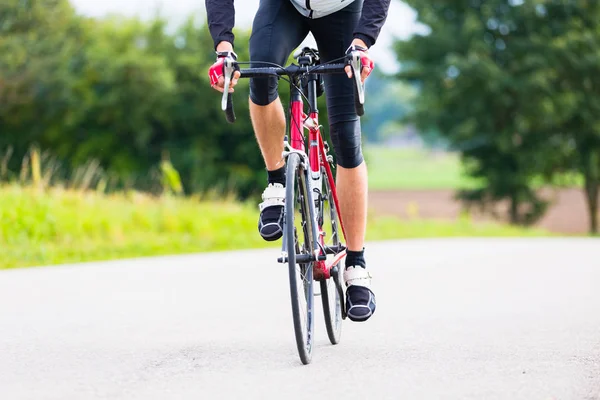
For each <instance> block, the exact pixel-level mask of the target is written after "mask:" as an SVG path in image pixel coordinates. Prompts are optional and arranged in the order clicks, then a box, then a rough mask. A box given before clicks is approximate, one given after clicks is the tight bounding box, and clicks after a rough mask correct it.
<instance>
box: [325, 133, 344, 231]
mask: <svg viewBox="0 0 600 400" xmlns="http://www.w3.org/2000/svg"><path fill="white" fill-rule="evenodd" d="M319 149H320V153H321V160H323V166H324V167H325V173H326V175H327V180H328V182H329V187H330V188H331V194H332V195H333V202H334V204H335V208H336V209H337V210H338V213H337V214H338V219H339V221H340V225H341V227H342V233H343V234H344V239H345V240H347V237H346V230H345V229H344V221H343V219H342V210H341V208H340V203H339V201H338V196H337V189H336V186H335V181H334V180H333V172H332V171H331V167H330V166H329V162H327V157H326V156H325V144H324V143H323V137H322V136H321V135H319Z"/></svg>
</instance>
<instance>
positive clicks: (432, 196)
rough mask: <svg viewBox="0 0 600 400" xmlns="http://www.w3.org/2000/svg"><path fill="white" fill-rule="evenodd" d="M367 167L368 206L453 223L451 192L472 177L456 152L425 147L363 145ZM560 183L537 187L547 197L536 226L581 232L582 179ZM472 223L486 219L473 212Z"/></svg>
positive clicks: (456, 213) (455, 206)
mask: <svg viewBox="0 0 600 400" xmlns="http://www.w3.org/2000/svg"><path fill="white" fill-rule="evenodd" d="M365 154H366V159H367V162H368V167H369V191H370V197H369V205H370V208H371V209H372V211H373V212H374V213H376V214H377V215H380V216H394V217H399V218H406V217H407V216H409V215H413V216H416V217H418V218H420V219H423V220H429V219H434V220H445V221H456V220H458V219H459V218H460V217H461V215H462V209H461V205H460V203H459V202H458V201H456V200H455V199H454V191H455V189H458V188H465V187H469V186H470V185H472V184H473V183H474V181H473V180H471V179H469V178H468V177H465V176H464V174H463V171H462V168H461V165H460V160H459V159H458V156H457V155H454V154H445V153H436V152H431V151H427V150H417V149H400V148H385V147H381V146H371V147H366V149H365ZM561 180H562V181H561V182H559V183H560V184H561V186H557V188H555V189H548V188H543V189H540V190H541V193H542V195H543V196H545V198H547V199H549V200H551V201H552V205H551V207H550V208H549V210H548V212H547V213H546V215H545V216H544V217H543V218H542V219H541V221H540V222H539V223H538V224H537V226H536V227H538V228H542V229H545V230H548V231H551V232H553V233H556V234H563V235H572V234H576V235H581V234H585V233H586V232H587V229H588V215H587V212H586V208H585V207H586V205H585V201H584V195H583V192H582V191H581V189H579V187H581V179H578V178H577V177H566V176H565V177H561ZM472 218H473V220H474V221H490V218H489V217H486V216H481V215H475V214H474V215H472Z"/></svg>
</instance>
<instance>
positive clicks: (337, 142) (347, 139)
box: [330, 119, 364, 169]
mask: <svg viewBox="0 0 600 400" xmlns="http://www.w3.org/2000/svg"><path fill="white" fill-rule="evenodd" d="M330 136H331V142H332V144H333V150H334V152H335V156H336V159H337V164H338V165H339V166H340V167H343V168H348V169H351V168H356V167H358V166H359V165H360V164H362V163H363V161H364V157H363V154H362V143H361V132H360V122H359V120H358V119H356V120H351V121H341V122H335V123H333V124H331V128H330Z"/></svg>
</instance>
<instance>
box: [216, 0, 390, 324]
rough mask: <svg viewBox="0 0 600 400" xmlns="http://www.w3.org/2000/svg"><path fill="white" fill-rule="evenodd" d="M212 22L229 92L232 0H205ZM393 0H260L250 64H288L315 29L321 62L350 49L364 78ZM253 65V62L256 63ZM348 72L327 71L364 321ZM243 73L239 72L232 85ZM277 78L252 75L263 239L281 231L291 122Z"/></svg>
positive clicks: (367, 286)
mask: <svg viewBox="0 0 600 400" xmlns="http://www.w3.org/2000/svg"><path fill="white" fill-rule="evenodd" d="M205 2H206V11H207V19H208V26H209V30H210V33H211V36H212V38H213V41H214V49H215V50H216V52H217V60H216V62H215V64H213V65H212V66H211V67H210V69H209V76H210V80H211V85H212V87H213V88H215V89H216V90H218V91H220V92H223V90H224V79H223V60H224V58H225V57H234V58H237V56H236V55H235V53H234V35H233V32H232V29H233V27H234V21H235V9H234V0H205ZM389 5H390V0H341V1H340V0H260V4H259V8H258V12H257V14H256V15H255V17H254V21H253V25H252V34H251V36H250V43H249V46H250V47H249V50H250V61H251V62H253V61H257V62H259V61H263V62H271V63H276V64H277V65H283V64H284V63H285V62H286V60H287V59H288V57H289V55H290V54H291V53H292V51H293V50H294V49H295V48H297V47H298V46H299V45H300V44H301V43H302V41H303V40H304V39H305V38H306V36H307V35H308V33H309V32H312V34H313V36H314V38H315V41H316V43H317V47H318V49H319V53H320V56H321V60H322V61H323V62H328V61H331V60H334V59H339V58H340V57H344V55H345V54H346V53H347V52H349V51H352V50H359V51H360V53H361V56H362V59H361V61H362V65H363V68H362V71H361V79H362V81H363V82H364V80H365V79H366V78H367V77H368V75H369V74H370V73H371V71H372V69H373V68H374V64H373V61H372V60H371V59H370V58H369V54H368V49H369V48H370V47H371V46H373V45H374V44H375V42H376V40H377V37H378V36H379V33H380V31H381V28H382V26H383V24H384V23H385V20H386V18H387V13H388V9H389ZM253 65H255V63H253ZM346 73H347V75H348V76H344V75H343V74H334V75H325V76H324V77H323V79H324V83H325V95H326V103H327V111H328V114H329V133H330V137H331V141H332V144H333V148H334V154H335V156H336V163H337V176H336V185H337V190H338V194H339V202H340V212H341V214H342V218H343V220H344V224H345V227H346V233H347V237H346V242H347V243H346V246H347V256H346V262H345V263H346V268H345V271H344V281H345V284H346V286H347V290H346V307H347V310H348V318H350V319H351V320H352V321H366V320H367V319H369V318H370V317H371V316H372V315H373V313H374V312H375V295H374V293H373V291H372V289H371V275H370V273H369V272H368V271H367V268H366V267H367V266H366V261H365V257H364V240H365V231H366V224H367V167H366V164H365V161H364V159H363V155H362V149H361V129H360V120H359V117H358V115H357V114H356V110H355V107H354V86H353V85H354V83H353V79H349V78H351V77H352V75H351V74H352V71H351V70H350V67H347V68H346ZM238 78H239V72H236V73H235V75H234V77H233V79H232V82H231V87H232V88H233V87H234V86H235V85H236V83H237V80H238ZM277 89H278V81H277V78H275V77H264V78H252V79H250V117H251V120H252V126H253V128H254V132H255V136H256V139H257V142H258V145H259V147H260V150H261V153H262V156H263V158H264V161H265V166H266V168H267V174H268V182H267V188H266V189H265V190H264V192H263V194H262V199H263V201H262V203H260V205H259V210H260V216H259V222H258V230H259V232H260V235H261V236H262V237H263V239H265V240H267V241H272V240H277V239H279V238H281V237H282V236H283V228H282V224H283V209H284V204H285V165H283V160H282V157H281V156H282V152H283V137H284V135H285V128H286V119H285V114H284V109H283V106H282V104H281V101H280V99H279V96H278V92H277Z"/></svg>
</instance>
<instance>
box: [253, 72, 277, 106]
mask: <svg viewBox="0 0 600 400" xmlns="http://www.w3.org/2000/svg"><path fill="white" fill-rule="evenodd" d="M277 86H278V85H277V78H275V77H268V78H266V77H265V78H250V100H251V101H252V102H253V103H254V104H256V105H259V106H266V105H269V104H271V103H272V102H274V101H275V100H276V99H277V97H278V92H277Z"/></svg>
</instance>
